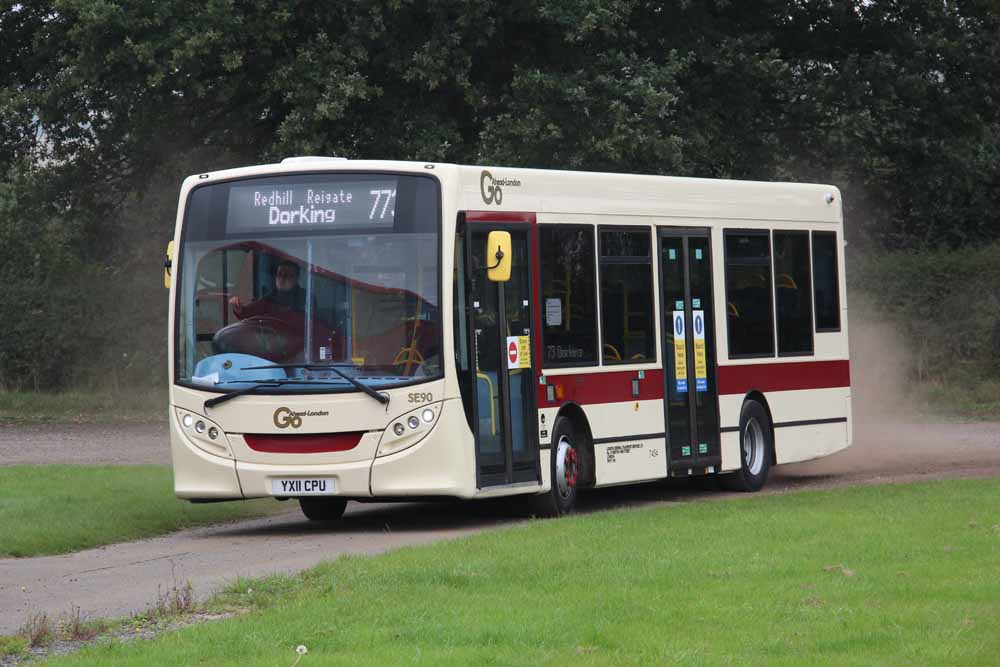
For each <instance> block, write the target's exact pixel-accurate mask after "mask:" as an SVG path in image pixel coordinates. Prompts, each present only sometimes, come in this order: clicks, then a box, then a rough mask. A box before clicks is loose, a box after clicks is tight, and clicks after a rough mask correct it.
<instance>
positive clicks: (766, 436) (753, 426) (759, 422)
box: [722, 400, 774, 492]
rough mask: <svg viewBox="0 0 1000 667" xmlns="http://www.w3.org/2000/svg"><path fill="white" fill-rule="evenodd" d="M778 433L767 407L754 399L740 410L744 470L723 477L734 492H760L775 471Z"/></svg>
mask: <svg viewBox="0 0 1000 667" xmlns="http://www.w3.org/2000/svg"><path fill="white" fill-rule="evenodd" d="M772 451H774V435H773V431H772V429H771V419H770V418H769V417H768V416H767V410H765V409H764V406H763V405H761V404H760V403H758V402H757V401H754V400H748V401H746V402H745V403H743V410H742V411H740V469H739V470H737V471H736V472H732V473H729V474H728V475H724V476H723V477H722V482H723V484H724V486H725V487H726V488H727V489H729V490H730V491H747V492H754V491H760V490H761V488H763V486H764V483H765V482H767V475H768V473H769V472H770V470H771V452H772Z"/></svg>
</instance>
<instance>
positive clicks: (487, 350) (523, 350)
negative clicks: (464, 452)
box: [459, 222, 541, 488]
mask: <svg viewBox="0 0 1000 667" xmlns="http://www.w3.org/2000/svg"><path fill="white" fill-rule="evenodd" d="M494 230H502V231H508V232H510V235H511V253H512V265H511V275H510V280H509V281H507V282H490V281H489V280H488V279H487V277H486V270H487V267H488V266H489V265H491V264H492V263H493V262H492V257H488V252H487V248H486V241H487V236H488V235H489V232H491V231H494ZM532 237H533V235H532V234H531V227H530V226H529V225H526V224H525V225H518V224H493V223H488V222H487V223H482V222H476V223H473V224H469V225H467V226H466V234H465V239H464V240H465V266H466V267H468V268H467V269H466V276H465V280H466V286H467V289H466V295H465V299H466V303H467V307H466V310H467V317H468V318H469V326H468V331H469V334H468V335H469V338H470V340H469V344H468V346H467V349H468V350H469V352H470V354H471V355H472V359H471V360H470V363H469V364H468V365H469V367H470V368H471V369H472V372H473V373H474V375H475V381H474V383H472V386H473V387H474V388H473V413H474V414H473V418H472V425H473V432H474V434H475V436H476V481H477V486H478V487H479V488H485V487H490V486H498V485H505V484H517V483H537V482H539V481H540V479H541V478H540V467H539V453H538V441H537V432H536V429H535V427H534V425H535V423H536V407H535V381H534V379H535V364H536V363H537V360H536V359H534V355H533V351H534V332H533V331H532V328H533V323H534V313H533V311H532V305H531V303H532V299H531V286H532V277H533V274H532V264H531V257H532V253H531V243H532ZM459 279H461V277H459Z"/></svg>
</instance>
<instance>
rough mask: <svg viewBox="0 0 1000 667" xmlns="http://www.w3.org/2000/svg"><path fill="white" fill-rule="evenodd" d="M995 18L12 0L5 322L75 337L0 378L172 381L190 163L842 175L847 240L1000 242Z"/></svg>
mask: <svg viewBox="0 0 1000 667" xmlns="http://www.w3.org/2000/svg"><path fill="white" fill-rule="evenodd" d="M998 32H1000V10H998V9H997V5H996V3H995V2H992V1H990V0H960V1H958V2H950V1H949V2H944V1H943V0H935V1H932V2H927V1H925V0H874V1H868V0H866V1H863V2H862V1H861V0H856V1H851V2H802V1H801V0H752V1H746V2H732V1H731V0H707V1H705V2H688V1H685V2H678V3H661V2H645V1H642V2H641V1H640V0H604V1H602V2H597V1H596V0H584V1H582V2H577V1H574V2H568V1H567V0H545V1H543V2H538V3H529V2H524V1H523V0H512V1H508V2H496V1H494V0H484V1H483V2H479V3H451V2H442V1H441V0H407V1H406V2H403V1H401V0H389V1H388V2H376V1H374V0H346V1H345V2H341V3H338V4H337V6H336V8H335V9H334V8H332V7H331V6H330V5H329V3H323V2H317V1H316V0H294V1H292V2H285V3H280V5H274V4H273V3H262V2H253V1H240V2H236V1H234V0H207V1H206V0H202V1H200V2H193V1H192V0H166V1H164V2H156V3H118V2H111V1H110V0H48V1H45V2H32V3H13V4H8V5H7V6H6V8H5V9H3V10H0V34H2V35H3V37H4V45H5V48H4V50H3V51H4V54H3V58H2V60H0V74H2V77H0V169H3V173H4V174H6V175H7V178H8V180H9V181H10V182H9V183H6V184H5V185H4V187H3V189H2V191H0V207H2V211H3V221H2V222H0V225H2V226H3V230H0V234H2V235H3V236H2V239H0V240H3V241H5V243H4V244H3V245H0V260H2V261H0V264H2V265H3V266H4V267H6V266H8V265H11V264H12V263H15V262H21V261H23V258H24V257H26V256H30V257H38V260H37V262H38V275H44V276H46V277H45V279H44V281H43V282H34V283H29V284H25V285H22V286H21V288H19V290H15V292H16V293H10V294H8V295H5V297H4V300H3V302H2V303H0V313H2V314H3V315H4V316H5V317H6V318H7V320H8V321H9V320H10V319H11V316H12V314H14V313H17V314H18V315H19V318H20V319H23V320H24V327H25V328H26V329H30V330H32V331H36V332H38V331H43V330H47V329H51V324H52V320H53V319H59V318H62V319H61V321H62V322H64V326H63V327H62V328H61V333H60V334H59V335H58V336H55V337H54V338H46V339H44V340H41V339H40V340H38V341H36V342H32V343H12V344H10V345H7V346H5V347H4V349H3V351H2V352H0V384H3V385H11V386H25V385H32V386H38V387H50V386H60V385H65V384H67V383H72V382H78V381H79V380H80V378H83V377H88V378H89V377H93V376H94V375H95V373H94V370H93V369H95V368H96V369H108V368H112V369H115V372H116V373H119V374H124V375H126V376H128V377H129V379H130V380H131V381H141V382H156V381H158V380H159V379H160V377H161V376H162V368H163V361H164V357H163V353H162V350H163V347H164V346H163V339H164V330H165V326H164V320H165V317H164V315H165V306H163V305H160V304H162V296H157V294H160V295H162V293H158V292H157V287H156V285H157V284H158V283H159V262H158V261H157V260H158V258H159V257H160V256H161V253H162V248H163V246H164V245H165V241H166V240H167V239H168V238H169V237H170V235H171V230H172V223H173V217H172V209H173V208H174V206H175V203H174V201H173V199H172V198H173V193H175V192H176V188H177V183H178V182H179V180H180V177H181V176H182V175H183V174H185V173H187V172H200V171H208V170H212V169H216V168H219V167H225V166H234V165H237V164H246V163H253V162H259V161H265V160H272V159H277V158H280V157H283V156H286V155H289V154H336V155H344V156H348V157H372V158H398V159H419V160H443V161H456V162H473V163H477V162H479V163H500V164H507V165H512V166H532V167H558V168H573V169H598V170H609V171H621V172H643V173H665V174H674V175H684V176H705V177H725V178H751V179H764V180H768V179H792V180H814V181H824V182H834V183H836V184H838V185H840V186H841V187H842V189H843V190H844V194H845V197H844V201H845V202H846V206H847V211H846V212H847V219H848V225H849V234H850V236H851V239H852V242H855V243H858V244H864V245H870V246H873V247H879V246H883V247H886V246H887V247H910V248H928V247H934V246H937V245H947V246H952V247H955V246H960V245H963V244H969V243H978V242H982V241H986V240H991V239H996V238H998V237H1000V214H998V213H996V212H995V211H996V209H995V207H993V206H991V205H990V204H991V203H992V202H993V201H995V200H996V199H997V195H998V194H1000V105H998V104H997V103H996V101H997V100H998V99H1000V39H997V35H998ZM28 229H30V230H31V232H30V234H26V233H25V230H28ZM19 235H20V236H30V237H31V238H15V237H17V236H19ZM7 241H9V243H7ZM25 253H27V254H25ZM32 253H34V254H32ZM5 271H6V269H5ZM7 284H8V285H10V284H11V283H9V282H8V283H7ZM94 284H97V285H101V286H102V289H101V290H100V291H97V294H96V296H92V297H91V296H89V295H82V294H80V291H81V287H87V288H89V287H90V286H91V285H94ZM40 303H46V304H50V305H48V306H47V307H46V308H45V309H42V308H41V307H40V305H39V304H40ZM152 304H157V305H155V306H154V305H152ZM51 313H56V314H51ZM63 313H65V314H63ZM95 313H100V321H95V317H94V314H95ZM136 313H139V315H140V317H139V319H140V321H139V322H136V321H135V320H134V319H133V317H134V314H136ZM126 323H127V324H126ZM43 338H44V336H43ZM11 345H13V346H14V347H11ZM81 350H84V351H86V352H87V353H86V354H81V353H80V351H81ZM123 355H126V356H123ZM123 359H129V360H130V361H122V360H123ZM135 359H138V361H135V362H133V361H131V360H135ZM74 360H83V362H82V364H80V363H75V362H74ZM102 372H103V371H102Z"/></svg>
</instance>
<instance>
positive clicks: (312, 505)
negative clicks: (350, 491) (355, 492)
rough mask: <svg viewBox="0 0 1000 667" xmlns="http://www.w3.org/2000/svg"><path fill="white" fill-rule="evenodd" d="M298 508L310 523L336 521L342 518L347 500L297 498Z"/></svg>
mask: <svg viewBox="0 0 1000 667" xmlns="http://www.w3.org/2000/svg"><path fill="white" fill-rule="evenodd" d="M299 507H301V508H302V513H303V514H305V515H306V518H307V519H309V520H310V521H336V520H337V519H339V518H340V517H342V516H344V510H345V509H347V500H345V499H344V498H322V497H316V498H299Z"/></svg>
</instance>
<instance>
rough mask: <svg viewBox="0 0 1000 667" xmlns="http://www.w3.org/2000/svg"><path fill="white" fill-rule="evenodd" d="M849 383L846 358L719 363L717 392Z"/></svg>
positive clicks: (843, 385)
mask: <svg viewBox="0 0 1000 667" xmlns="http://www.w3.org/2000/svg"><path fill="white" fill-rule="evenodd" d="M850 386H851V364H850V362H849V361H848V360H846V359H843V360H840V361H797V362H786V363H781V362H778V363H775V362H771V363H766V364H748V365H746V366H719V393H720V394H745V393H747V392H748V391H750V390H751V389H756V390H758V391H765V392H767V391H793V390H796V389H827V388H830V387H850Z"/></svg>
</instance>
